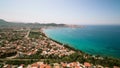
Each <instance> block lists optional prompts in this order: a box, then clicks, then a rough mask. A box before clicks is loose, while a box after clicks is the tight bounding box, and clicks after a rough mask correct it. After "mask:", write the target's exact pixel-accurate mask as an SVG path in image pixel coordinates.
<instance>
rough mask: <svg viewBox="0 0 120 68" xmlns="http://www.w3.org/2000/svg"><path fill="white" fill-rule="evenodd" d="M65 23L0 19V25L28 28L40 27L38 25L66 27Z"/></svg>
mask: <svg viewBox="0 0 120 68" xmlns="http://www.w3.org/2000/svg"><path fill="white" fill-rule="evenodd" d="M66 26H67V25H66V24H55V23H48V24H41V23H23V22H7V21H5V20H3V19H0V27H30V28H40V27H66Z"/></svg>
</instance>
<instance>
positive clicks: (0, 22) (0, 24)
mask: <svg viewBox="0 0 120 68" xmlns="http://www.w3.org/2000/svg"><path fill="white" fill-rule="evenodd" d="M7 24H8V22H6V21H5V20H3V19H0V26H3V25H7Z"/></svg>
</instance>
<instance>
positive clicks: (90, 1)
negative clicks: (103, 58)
mask: <svg viewBox="0 0 120 68" xmlns="http://www.w3.org/2000/svg"><path fill="white" fill-rule="evenodd" d="M0 18H1V19H5V20H7V21H17V22H40V23H46V22H50V23H51V22H55V23H66V24H120V0H0Z"/></svg>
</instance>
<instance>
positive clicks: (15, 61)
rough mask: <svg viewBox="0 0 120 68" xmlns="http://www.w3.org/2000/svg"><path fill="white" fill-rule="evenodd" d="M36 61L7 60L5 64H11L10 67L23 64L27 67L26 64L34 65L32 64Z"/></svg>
mask: <svg viewBox="0 0 120 68" xmlns="http://www.w3.org/2000/svg"><path fill="white" fill-rule="evenodd" d="M37 61H38V60H35V59H29V60H27V59H26V60H22V59H21V60H7V61H6V64H12V65H20V64H25V65H28V64H31V63H34V62H37Z"/></svg>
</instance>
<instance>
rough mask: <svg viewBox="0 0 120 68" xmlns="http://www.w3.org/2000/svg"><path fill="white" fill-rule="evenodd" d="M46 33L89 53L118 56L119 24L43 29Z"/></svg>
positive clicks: (119, 53) (119, 45)
mask: <svg viewBox="0 0 120 68" xmlns="http://www.w3.org/2000/svg"><path fill="white" fill-rule="evenodd" d="M44 32H45V33H46V35H47V36H48V37H50V38H52V39H54V40H56V41H59V42H61V43H64V44H69V46H71V47H74V48H75V49H78V50H81V51H83V52H85V53H88V54H91V55H101V56H107V57H114V58H120V26H119V25H84V27H81V28H70V27H64V28H50V29H45V30H44Z"/></svg>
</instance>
